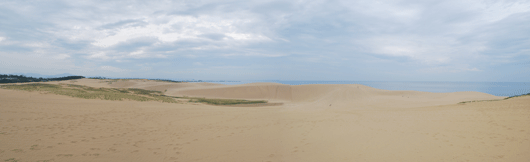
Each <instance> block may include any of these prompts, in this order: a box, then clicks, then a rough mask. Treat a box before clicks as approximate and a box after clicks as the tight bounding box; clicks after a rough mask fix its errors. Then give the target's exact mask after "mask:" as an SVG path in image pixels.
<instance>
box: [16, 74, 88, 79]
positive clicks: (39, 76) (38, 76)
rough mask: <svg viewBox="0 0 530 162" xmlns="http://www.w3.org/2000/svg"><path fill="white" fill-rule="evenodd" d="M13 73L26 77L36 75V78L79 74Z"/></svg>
mask: <svg viewBox="0 0 530 162" xmlns="http://www.w3.org/2000/svg"><path fill="white" fill-rule="evenodd" d="M11 75H23V76H26V77H34V78H60V77H66V76H78V75H74V74H70V73H63V74H56V75H42V74H37V73H13V74H11Z"/></svg>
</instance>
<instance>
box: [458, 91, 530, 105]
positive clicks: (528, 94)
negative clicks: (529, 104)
mask: <svg viewBox="0 0 530 162" xmlns="http://www.w3.org/2000/svg"><path fill="white" fill-rule="evenodd" d="M523 96H530V93H527V94H522V95H517V96H510V97H506V98H504V99H496V100H474V101H464V102H459V103H458V104H466V103H472V102H489V101H502V100H507V99H510V98H515V97H523Z"/></svg>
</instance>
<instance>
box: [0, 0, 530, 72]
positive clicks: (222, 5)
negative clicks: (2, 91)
mask: <svg viewBox="0 0 530 162" xmlns="http://www.w3.org/2000/svg"><path fill="white" fill-rule="evenodd" d="M0 73H3V74H11V73H38V74H43V75H55V74H62V73H69V74H75V75H83V76H104V77H128V78H165V79H196V80H321V81H332V80H334V81H473V82H475V81H477V82H530V1H529V0H526V1H517V0H514V1H499V0H488V1H476V0H466V1H462V0H444V1H439V0H437V1H430V0H402V1H399V0H390V1H375V0H366V1H352V0H345V1H341V0H329V1H320V0H311V1H304V0H293V1H268V0H263V1H262V0H260V1H252V0H226V1H220V0H212V1H208V0H190V1H187V0H186V1H171V0H160V1H159V0H151V1H133V0H127V1H113V0H102V1H57V0H47V1H22V0H21V1H18V0H17V1H11V0H0Z"/></svg>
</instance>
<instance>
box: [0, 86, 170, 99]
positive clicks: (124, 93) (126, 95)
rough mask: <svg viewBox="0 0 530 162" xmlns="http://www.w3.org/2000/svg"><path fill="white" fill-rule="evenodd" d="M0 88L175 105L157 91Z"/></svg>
mask: <svg viewBox="0 0 530 162" xmlns="http://www.w3.org/2000/svg"><path fill="white" fill-rule="evenodd" d="M0 88H4V89H14V90H25V91H41V92H47V93H53V94H58V95H65V96H70V97H76V98H84V99H103V100H119V101H122V100H134V101H160V102H168V103H176V101H175V99H173V98H172V97H169V96H165V95H162V92H159V91H149V90H140V89H118V88H94V87H88V86H82V85H74V84H68V85H66V86H65V85H54V84H42V83H31V84H21V85H2V86H0Z"/></svg>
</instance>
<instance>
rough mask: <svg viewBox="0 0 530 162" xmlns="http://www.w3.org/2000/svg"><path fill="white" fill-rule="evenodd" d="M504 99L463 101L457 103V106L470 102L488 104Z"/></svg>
mask: <svg viewBox="0 0 530 162" xmlns="http://www.w3.org/2000/svg"><path fill="white" fill-rule="evenodd" d="M501 100H505V99H496V100H473V101H463V102H459V103H458V104H466V103H472V102H490V101H501Z"/></svg>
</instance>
